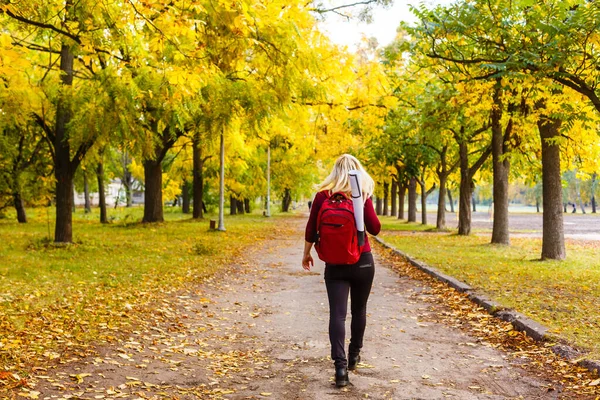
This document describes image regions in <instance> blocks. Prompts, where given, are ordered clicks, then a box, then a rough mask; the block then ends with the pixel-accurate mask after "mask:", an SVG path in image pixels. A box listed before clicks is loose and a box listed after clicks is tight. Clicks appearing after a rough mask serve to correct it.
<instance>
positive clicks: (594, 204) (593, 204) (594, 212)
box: [591, 173, 596, 214]
mask: <svg viewBox="0 0 600 400" xmlns="http://www.w3.org/2000/svg"><path fill="white" fill-rule="evenodd" d="M591 201H592V214H596V174H595V173H594V174H592V199H591Z"/></svg>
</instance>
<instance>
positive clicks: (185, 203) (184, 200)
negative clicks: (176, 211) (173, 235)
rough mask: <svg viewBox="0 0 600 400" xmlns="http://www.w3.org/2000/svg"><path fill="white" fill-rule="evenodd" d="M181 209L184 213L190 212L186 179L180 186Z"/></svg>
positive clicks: (188, 188)
mask: <svg viewBox="0 0 600 400" xmlns="http://www.w3.org/2000/svg"><path fill="white" fill-rule="evenodd" d="M181 211H182V212H183V213H184V214H189V213H190V183H189V182H188V181H187V180H185V181H183V187H182V188H181Z"/></svg>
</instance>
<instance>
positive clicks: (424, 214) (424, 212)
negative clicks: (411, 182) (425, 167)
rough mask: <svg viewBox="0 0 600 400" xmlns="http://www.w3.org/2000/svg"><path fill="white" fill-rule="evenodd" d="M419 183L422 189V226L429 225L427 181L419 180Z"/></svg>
mask: <svg viewBox="0 0 600 400" xmlns="http://www.w3.org/2000/svg"><path fill="white" fill-rule="evenodd" d="M418 182H419V186H420V187H421V224H422V225H427V188H426V187H425V181H423V180H419V181H418Z"/></svg>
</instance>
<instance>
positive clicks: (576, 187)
mask: <svg viewBox="0 0 600 400" xmlns="http://www.w3.org/2000/svg"><path fill="white" fill-rule="evenodd" d="M575 191H576V194H577V200H578V201H579V208H580V209H581V213H582V214H585V208H584V207H583V200H581V187H580V184H579V179H577V178H575Z"/></svg>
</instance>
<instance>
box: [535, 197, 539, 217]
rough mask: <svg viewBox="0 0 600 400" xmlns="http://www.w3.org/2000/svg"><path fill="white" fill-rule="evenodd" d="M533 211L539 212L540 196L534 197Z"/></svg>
mask: <svg viewBox="0 0 600 400" xmlns="http://www.w3.org/2000/svg"><path fill="white" fill-rule="evenodd" d="M535 212H537V213H539V212H540V198H539V197H536V198H535Z"/></svg>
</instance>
